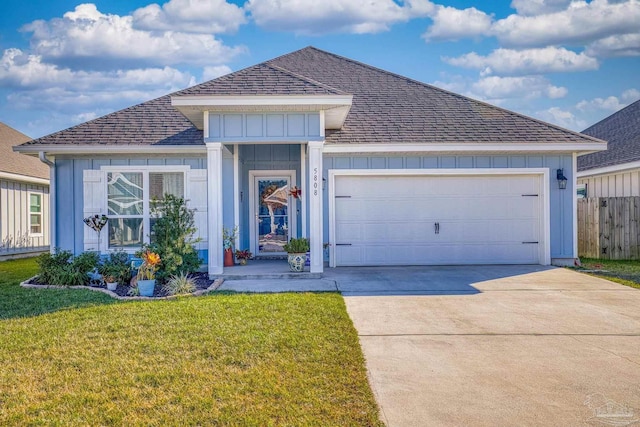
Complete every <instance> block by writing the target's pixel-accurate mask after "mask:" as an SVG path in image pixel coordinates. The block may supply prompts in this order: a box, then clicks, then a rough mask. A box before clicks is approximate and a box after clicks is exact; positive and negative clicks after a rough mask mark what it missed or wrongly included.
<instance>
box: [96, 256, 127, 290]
mask: <svg viewBox="0 0 640 427" xmlns="http://www.w3.org/2000/svg"><path fill="white" fill-rule="evenodd" d="M98 272H99V273H100V274H102V276H103V277H104V278H105V281H106V280H107V277H111V278H113V279H114V281H115V282H117V283H119V284H121V285H128V284H129V281H130V280H131V264H130V263H129V254H127V253H126V252H124V251H123V250H119V251H114V252H111V253H110V254H109V258H107V259H106V260H105V261H104V262H103V263H102V265H101V266H100V267H99V268H98Z"/></svg>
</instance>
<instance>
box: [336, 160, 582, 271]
mask: <svg viewBox="0 0 640 427" xmlns="http://www.w3.org/2000/svg"><path fill="white" fill-rule="evenodd" d="M572 161H573V158H572V156H571V155H570V154H566V155H505V156H483V155H475V156H474V155H468V156H425V155H404V156H365V155H361V156H347V155H325V157H324V159H323V178H328V171H329V169H471V168H549V204H550V234H551V236H550V244H551V258H552V259H554V258H556V259H569V258H573V244H574V240H573V239H574V237H573V236H574V232H573V217H574V214H573V195H574V194H575V192H576V190H575V188H574V189H572V188H571V183H572V182H573V175H572V170H571V168H572ZM556 169H564V175H565V176H566V177H567V178H568V185H567V189H566V190H560V189H559V188H558V182H557V180H556ZM328 197H329V195H328V191H326V190H325V191H324V201H323V203H324V209H325V214H324V224H323V229H324V230H323V231H324V241H325V242H329V215H328V214H327V209H328V205H329V198H328Z"/></svg>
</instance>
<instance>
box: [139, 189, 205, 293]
mask: <svg viewBox="0 0 640 427" xmlns="http://www.w3.org/2000/svg"><path fill="white" fill-rule="evenodd" d="M151 212H152V214H153V216H154V217H155V218H157V219H156V222H155V224H154V225H153V228H152V230H151V244H149V245H148V247H146V248H145V249H146V250H149V251H151V252H155V253H157V254H158V255H160V259H161V260H162V262H161V264H160V268H159V269H158V273H157V274H156V277H157V279H158V280H159V281H160V282H164V281H166V280H167V279H168V278H169V277H170V276H175V275H178V274H180V273H190V272H194V271H196V270H197V269H198V268H199V267H200V263H201V260H200V258H199V257H198V253H197V252H196V248H195V246H194V245H195V244H196V243H197V242H199V241H200V239H195V238H194V237H193V235H194V234H195V232H196V227H195V221H194V212H195V210H193V209H189V208H187V206H186V201H185V200H184V199H183V198H181V197H176V196H173V195H171V194H166V195H165V196H164V198H163V199H162V200H154V201H152V202H151Z"/></svg>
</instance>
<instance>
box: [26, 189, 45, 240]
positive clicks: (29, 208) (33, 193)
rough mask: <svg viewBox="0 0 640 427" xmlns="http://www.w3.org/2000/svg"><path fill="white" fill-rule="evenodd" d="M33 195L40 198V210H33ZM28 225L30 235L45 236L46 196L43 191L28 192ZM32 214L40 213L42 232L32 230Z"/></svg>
mask: <svg viewBox="0 0 640 427" xmlns="http://www.w3.org/2000/svg"><path fill="white" fill-rule="evenodd" d="M31 195H35V196H38V197H39V198H40V212H31ZM27 215H28V217H27V224H28V225H27V227H28V229H27V230H28V233H29V237H43V236H44V197H43V193H37V192H35V191H28V192H27ZM31 215H40V232H39V233H32V232H31Z"/></svg>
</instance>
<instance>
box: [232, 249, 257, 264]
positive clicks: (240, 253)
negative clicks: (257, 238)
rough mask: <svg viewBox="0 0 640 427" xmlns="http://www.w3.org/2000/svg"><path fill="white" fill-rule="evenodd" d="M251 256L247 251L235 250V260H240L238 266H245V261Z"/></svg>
mask: <svg viewBox="0 0 640 427" xmlns="http://www.w3.org/2000/svg"><path fill="white" fill-rule="evenodd" d="M252 256H253V254H252V253H251V252H249V249H243V250H237V251H236V258H237V259H238V260H240V265H246V264H247V260H248V259H249V258H251V257H252Z"/></svg>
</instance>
